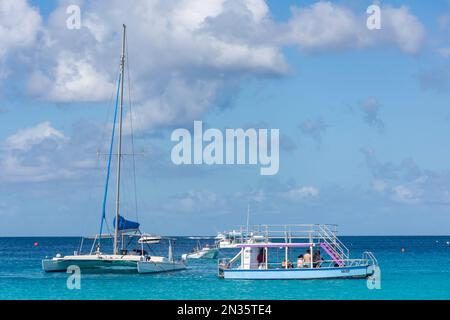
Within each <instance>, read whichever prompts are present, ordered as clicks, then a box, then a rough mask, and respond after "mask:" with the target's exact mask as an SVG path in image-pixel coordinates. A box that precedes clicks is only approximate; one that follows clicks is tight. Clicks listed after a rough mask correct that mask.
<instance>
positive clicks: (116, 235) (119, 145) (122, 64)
mask: <svg viewBox="0 0 450 320" xmlns="http://www.w3.org/2000/svg"><path fill="white" fill-rule="evenodd" d="M125 32H126V26H125V25H123V35H122V56H121V57H120V78H121V79H120V105H119V140H118V143H117V184H116V223H115V229H114V254H118V238H119V214H120V210H119V208H120V169H121V168H120V167H121V160H122V116H123V82H124V78H125Z"/></svg>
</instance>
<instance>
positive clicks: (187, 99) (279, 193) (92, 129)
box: [0, 0, 450, 230]
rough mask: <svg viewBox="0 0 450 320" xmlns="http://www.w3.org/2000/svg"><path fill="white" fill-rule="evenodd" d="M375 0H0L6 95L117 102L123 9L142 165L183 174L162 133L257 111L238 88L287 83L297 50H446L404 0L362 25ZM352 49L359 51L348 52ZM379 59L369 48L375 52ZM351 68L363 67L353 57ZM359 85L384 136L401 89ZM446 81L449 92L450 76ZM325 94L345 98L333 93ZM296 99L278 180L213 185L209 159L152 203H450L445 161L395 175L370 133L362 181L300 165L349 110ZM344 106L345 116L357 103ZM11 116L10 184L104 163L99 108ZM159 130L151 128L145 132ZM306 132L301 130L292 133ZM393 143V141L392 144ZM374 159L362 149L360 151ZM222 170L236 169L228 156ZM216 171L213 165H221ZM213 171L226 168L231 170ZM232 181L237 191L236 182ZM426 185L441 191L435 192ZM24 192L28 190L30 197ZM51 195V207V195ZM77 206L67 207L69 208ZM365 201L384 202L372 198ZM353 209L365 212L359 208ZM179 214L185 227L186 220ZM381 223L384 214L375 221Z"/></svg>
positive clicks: (201, 209) (162, 208)
mask: <svg viewBox="0 0 450 320" xmlns="http://www.w3.org/2000/svg"><path fill="white" fill-rule="evenodd" d="M71 4H77V5H79V6H80V8H81V15H82V16H81V17H82V18H81V22H82V25H81V29H80V30H70V29H68V28H66V20H67V17H68V14H67V12H66V9H67V7H68V6H69V5H71ZM370 4H371V3H370V2H368V3H367V5H365V6H364V5H361V6H359V7H355V6H351V5H348V4H346V2H329V1H317V2H308V3H305V4H299V3H295V2H293V3H291V4H290V5H289V6H287V7H286V8H283V9H284V10H285V11H286V12H287V14H286V16H285V17H283V18H279V17H277V16H276V14H275V12H274V11H272V10H273V7H275V6H276V7H277V8H278V7H279V6H285V5H282V4H276V5H275V4H273V3H272V4H271V3H270V2H267V1H264V0H210V1H202V0H179V1H163V0H153V1H133V2H126V1H119V0H112V1H74V0H71V1H65V0H62V1H58V2H57V3H56V5H55V6H54V7H53V8H52V9H51V10H50V13H49V14H43V13H41V12H42V11H43V10H42V8H41V7H40V5H39V3H37V2H36V1H34V2H33V4H31V3H30V2H28V1H26V0H16V1H9V0H5V1H1V2H0V95H1V96H2V97H4V98H5V101H13V100H14V101H24V102H23V103H28V104H29V103H30V101H31V103H33V102H36V103H39V104H40V105H46V104H48V106H43V107H42V108H55V106H56V108H57V106H64V108H67V109H71V108H83V107H86V106H88V107H90V106H93V107H92V108H95V107H97V106H99V105H102V104H105V103H108V102H109V101H110V100H111V95H112V93H113V92H114V87H115V83H116V77H117V71H118V64H119V59H118V52H119V51H120V31H121V29H120V26H121V25H122V23H125V24H126V25H127V27H128V31H129V32H128V37H127V41H128V44H129V49H128V50H129V51H128V52H127V54H128V57H129V59H130V68H131V71H132V74H131V76H132V82H133V88H132V89H133V101H134V107H133V108H134V113H135V114H136V115H137V117H136V118H137V120H136V121H135V123H134V130H135V132H137V133H138V134H140V135H141V136H142V137H144V138H143V139H150V140H152V139H153V140H155V139H156V142H154V144H152V151H151V156H150V158H151V160H152V165H149V164H148V165H146V169H148V170H150V171H152V170H154V168H155V166H156V168H157V171H160V174H162V175H163V177H164V174H165V175H166V176H165V177H166V178H167V176H171V175H177V174H180V172H181V170H180V169H179V168H173V167H171V166H170V165H168V164H167V163H165V162H164V160H167V159H164V158H163V159H161V156H162V157H164V154H165V151H164V150H165V149H166V148H167V146H164V145H163V143H161V141H160V140H161V139H160V138H158V137H156V138H155V135H156V136H157V135H158V134H161V132H164V130H166V129H171V128H174V127H177V126H185V125H186V126H189V125H191V124H192V121H193V120H197V119H202V118H206V119H208V117H210V116H211V115H212V116H213V117H214V115H215V114H221V113H223V114H225V113H226V112H236V113H237V114H238V115H239V116H240V117H242V118H244V117H246V116H247V117H248V116H249V113H250V111H246V110H243V109H245V108H243V107H242V106H239V107H235V108H231V109H233V110H232V111H227V110H229V109H230V108H227V107H228V106H235V105H239V103H236V102H235V100H236V97H239V96H240V92H241V91H244V92H245V90H246V89H247V87H248V86H249V83H252V81H258V82H264V81H266V82H267V83H271V84H272V83H280V84H278V86H279V88H281V86H283V83H286V82H288V83H289V81H291V79H292V78H293V77H298V76H299V75H301V74H302V72H303V70H302V64H301V63H299V62H298V61H301V60H302V59H309V60H313V59H318V61H319V60H320V61H323V62H326V61H327V59H328V57H330V56H341V57H345V55H351V54H354V53H358V54H367V55H368V56H369V55H371V54H373V52H374V51H379V50H382V51H383V52H388V55H395V56H396V57H397V58H396V59H398V57H404V59H407V60H408V61H414V59H419V58H420V57H421V56H423V55H425V54H428V52H429V51H430V49H432V50H435V51H436V55H439V56H440V58H441V59H445V48H446V44H445V43H443V44H442V45H441V44H439V45H436V43H437V42H438V41H437V40H435V39H434V35H433V36H432V37H433V40H430V38H429V37H431V36H430V31H429V30H428V29H427V26H426V23H425V22H423V21H422V20H421V18H419V16H417V15H415V13H414V12H413V10H412V8H411V7H410V6H409V5H408V4H407V3H405V4H400V5H398V4H397V5H390V4H383V5H382V6H381V17H382V28H381V30H376V31H373V30H369V29H368V28H367V27H366V19H367V14H366V12H365V8H366V7H367V6H368V5H370ZM361 9H363V10H361ZM448 11H449V12H450V8H448ZM444 17H445V15H443V14H442V13H440V14H439V17H436V20H437V21H439V22H440V28H441V30H444V31H445V30H446V28H448V25H449V24H448V23H446V20H445V18H444ZM449 33H450V32H449ZM430 43H432V44H430ZM433 46H435V47H433ZM365 52H366V53H365ZM432 55H433V54H432ZM343 59H344V60H347V61H348V60H351V58H348V57H346V58H343ZM371 62H372V61H371V60H370V58H369V60H368V61H367V64H371ZM355 63H357V62H356V61H355ZM374 63H375V64H376V63H379V60H376V59H375V60H374ZM298 65H300V67H299V69H297V66H298ZM319 65H320V62H319ZM328 65H329V64H328ZM325 68H326V67H325V66H324V67H323V69H325ZM356 68H357V67H355V69H356ZM305 69H307V68H306V66H305ZM404 69H405V68H404ZM404 69H400V67H399V71H398V72H399V73H402V72H404V71H405V70H404ZM406 69H407V67H406ZM408 70H409V72H410V74H408V77H410V78H411V79H412V80H411V81H416V82H417V83H420V84H421V85H422V86H423V87H426V88H434V87H436V86H439V85H441V86H442V83H445V82H446V81H447V80H448V78H445V76H444V77H438V78H437V79H436V77H437V76H436V75H435V76H433V73H431V74H430V71H429V70H428V69H423V70H419V73H420V74H419V77H418V79H416V78H417V71H416V70H410V69H408ZM350 71H351V72H354V70H353V69H352V70H349V72H350ZM386 71H388V70H386ZM305 72H308V71H307V70H306V71H305ZM332 72H333V70H330V73H332ZM444 74H445V73H444ZM446 79H447V80H446ZM317 87H318V88H319V87H320V89H319V90H327V89H326V87H323V86H321V84H317ZM349 89H350V90H355V92H353V93H352V94H353V97H352V98H351V99H352V100H351V101H350V102H349V103H351V104H355V108H357V109H358V116H357V117H355V118H357V119H358V120H356V121H359V122H360V123H362V124H365V125H366V126H367V127H369V130H370V128H376V129H378V130H375V131H377V132H375V133H373V134H375V137H377V136H380V135H387V134H388V133H386V131H388V130H389V129H390V127H389V124H387V125H386V123H387V122H388V121H389V117H388V118H387V119H386V120H385V119H384V118H383V116H384V113H383V111H384V109H386V108H388V107H389V104H390V103H391V104H392V103H393V102H392V101H394V102H395V97H392V96H391V97H386V99H388V98H391V99H392V100H390V101H380V99H382V98H383V95H382V94H381V96H378V91H380V90H377V88H374V90H373V92H372V93H370V94H365V93H364V92H366V91H367V90H366V89H364V90H361V93H359V92H357V88H349ZM298 90H299V91H302V88H297V89H295V90H294V91H298ZM304 91H306V90H304ZM438 91H439V92H440V93H441V94H442V92H444V94H445V90H438ZM327 103H328V104H340V102H338V101H336V100H334V99H333V97H332V96H330V97H329V100H328V102H327ZM0 107H2V106H1V105H0ZM5 107H6V108H7V109H6V110H8V111H7V112H6V113H20V110H19V108H20V107H19V106H18V107H17V108H14V109H11V108H10V107H8V106H5ZM277 108H279V106H277V105H273V106H272V109H273V110H272V113H273V114H272V116H273V117H274V118H275V116H274V115H276V114H277ZM16 109H17V110H16ZM89 109H90V108H88V109H86V110H89ZM318 109H320V108H318ZM48 112H52V111H48ZM68 112H70V111H68ZM239 112H241V113H239ZM297 112H299V115H298V116H297V118H296V120H295V121H296V123H295V125H292V126H291V127H292V129H287V130H286V131H288V132H289V135H290V136H287V135H284V141H285V143H289V145H290V146H291V147H289V148H285V152H287V153H286V155H285V156H286V157H287V158H289V159H290V160H288V161H286V163H285V164H284V165H285V166H286V167H287V168H288V169H286V171H285V172H287V173H284V174H283V175H282V176H281V177H277V178H275V180H270V181H271V182H270V183H268V182H267V181H258V180H257V178H250V179H249V181H248V182H244V181H242V182H241V184H240V185H239V186H236V185H234V182H232V181H225V182H224V185H225V187H222V186H217V188H216V189H213V190H210V189H208V188H207V186H206V185H204V182H202V181H201V179H205V175H206V174H207V173H209V172H211V171H210V169H206V170H208V171H207V172H206V173H205V172H200V173H199V172H198V171H196V170H200V171H201V169H186V172H183V173H181V177H184V178H185V179H186V182H184V183H181V184H180V186H179V187H174V186H173V185H170V183H171V182H173V180H172V179H171V178H167V182H166V183H164V185H165V186H163V188H162V190H166V191H167V193H168V194H169V195H166V198H167V197H168V199H167V200H165V198H164V196H162V195H160V196H159V197H160V198H154V199H153V200H155V201H152V202H153V203H154V205H151V206H149V208H150V210H151V211H157V212H160V213H161V214H162V213H164V214H169V215H174V216H177V214H180V215H181V216H183V215H186V216H189V215H191V216H192V215H194V214H195V213H196V212H198V213H199V214H200V216H201V215H202V214H208V213H211V212H212V211H216V214H218V213H221V214H223V216H226V214H228V213H230V212H233V211H236V210H240V209H238V208H245V207H246V205H245V204H246V203H247V202H249V201H252V202H254V203H255V204H256V206H259V209H261V210H265V212H267V217H269V216H270V215H272V216H270V217H274V216H273V214H274V213H279V214H281V212H283V211H288V212H291V214H290V216H289V217H288V218H287V220H289V219H291V220H293V221H294V222H298V219H299V217H298V216H296V214H295V210H293V209H288V206H291V207H296V206H297V207H298V206H300V207H301V206H305V208H307V209H308V210H310V211H311V214H306V215H305V216H304V217H302V218H308V219H311V218H313V217H318V219H319V220H321V219H324V220H325V219H338V220H342V221H343V222H349V221H350V220H351V219H349V218H348V217H343V218H336V217H334V216H329V215H327V214H325V213H323V211H324V210H325V209H327V208H330V207H333V204H334V203H336V198H339V199H340V200H339V202H342V203H344V202H345V201H347V200H348V198H352V197H354V198H355V199H357V201H356V204H355V208H360V207H362V206H364V205H367V201H369V203H370V204H371V205H372V204H373V203H379V205H378V206H377V207H378V209H379V211H382V212H385V209H386V208H387V207H389V208H390V209H389V210H391V209H392V205H394V206H397V205H408V206H412V205H416V206H417V207H420V206H422V205H425V204H429V203H436V202H438V203H440V204H442V205H443V206H444V207H445V208H447V206H448V205H449V204H450V197H449V198H448V199H447V197H446V196H445V194H446V192H447V190H449V194H450V184H445V183H443V182H442V180H443V178H442V177H445V176H447V174H446V173H444V172H443V171H444V170H428V169H420V168H419V169H417V170H418V172H420V174H417V175H414V176H407V177H406V176H399V177H396V178H395V179H393V178H392V177H387V176H385V175H383V174H379V172H378V171H380V170H381V169H380V167H383V166H384V165H383V164H382V163H380V162H377V161H378V160H375V156H374V153H372V152H370V151H368V150H371V149H370V147H369V146H367V145H364V146H361V145H354V146H353V149H354V152H355V153H356V154H358V155H359V156H361V155H362V158H361V159H360V160H361V164H362V165H361V166H362V167H363V168H364V169H363V170H365V171H366V172H369V173H371V174H373V176H370V174H369V177H368V178H366V180H365V181H366V187H365V188H366V189H365V191H364V192H362V191H361V190H358V191H355V190H353V189H352V188H353V187H350V185H353V186H355V185H358V184H361V183H363V182H361V181H362V180H358V181H353V182H352V183H348V185H346V186H340V187H335V185H336V184H339V180H336V181H334V182H330V181H329V179H327V178H326V177H323V178H322V175H321V174H318V177H317V178H318V179H317V182H316V181H314V179H311V178H303V177H302V175H297V174H295V171H296V170H295V165H300V166H301V163H300V164H298V163H296V161H295V160H294V159H295V158H296V157H297V159H298V158H301V159H303V153H301V152H305V151H304V150H305V148H307V146H308V143H309V142H308V139H304V138H310V140H311V139H312V142H313V143H314V144H316V145H319V146H320V148H317V147H314V148H313V153H314V156H317V155H318V154H320V153H323V152H325V153H327V157H328V155H329V154H330V153H331V151H330V148H328V147H327V138H328V136H329V135H333V132H335V130H336V129H337V128H339V126H337V125H336V121H339V119H338V118H333V117H334V116H330V115H329V114H327V113H325V112H324V110H321V111H317V112H315V113H314V112H313V113H311V114H308V115H306V114H305V115H302V114H301V110H300V111H299V110H297ZM352 113H353V111H350V112H349V114H352ZM340 116H342V115H340ZM0 117H2V114H0ZM126 117H130V115H129V114H127V115H126ZM343 117H347V118H346V120H345V121H349V120H348V117H350V116H348V115H344V116H343ZM392 117H393V118H395V117H396V116H395V115H394V116H392ZM268 118H269V119H270V118H272V117H271V116H268ZM0 119H1V118H0ZM244 119H245V118H244ZM76 120H78V119H74V121H73V123H75V122H76ZM247 120H248V121H251V120H252V119H247ZM215 121H218V125H219V126H225V125H226V122H225V121H223V122H222V123H221V121H220V120H217V119H216V120H215ZM235 125H242V123H235ZM269 125H272V124H269ZM282 125H283V124H282ZM12 127H13V128H15V130H13V128H12V129H11V130H10V131H8V134H6V133H4V134H3V141H2V142H1V145H0V165H1V167H2V170H1V172H0V181H2V182H3V183H5V184H7V185H8V186H14V187H11V190H14V189H15V188H18V185H19V184H21V183H22V184H25V183H32V184H39V183H40V184H48V183H62V184H67V183H73V181H76V182H77V183H82V181H85V182H86V181H91V180H89V178H87V176H89V175H91V174H92V172H93V170H94V169H95V166H96V165H95V161H91V160H89V159H90V158H89V157H88V156H87V155H88V154H92V153H95V151H96V148H97V149H98V146H97V145H95V143H94V142H92V141H89V142H88V143H87V142H86V139H87V140H89V137H88V135H87V133H89V134H92V135H96V136H100V135H104V134H105V132H106V131H107V130H105V128H102V127H101V124H99V123H95V121H92V123H91V122H90V125H85V126H83V125H82V124H80V123H77V124H75V125H74V126H73V127H72V132H64V131H63V130H62V129H58V121H57V120H56V121H50V120H46V119H44V120H42V121H35V122H34V123H28V124H27V125H26V126H20V124H19V123H17V125H12ZM281 129H282V130H283V127H281ZM350 131H351V129H350ZM149 134H150V135H151V138H148V136H147V135H149ZM162 134H163V133H162ZM296 135H298V137H300V140H297V138H295V137H296ZM146 137H147V138H146ZM291 137H294V138H291ZM380 139H381V138H380ZM146 141H147V140H146ZM282 142H283V141H282ZM146 143H148V141H147V142H146ZM340 143H341V144H348V143H351V142H345V141H344V142H340ZM357 143H359V142H357ZM375 144H376V143H375ZM287 149H289V151H286V150H287ZM337 150H339V148H337ZM337 150H334V152H338V151H337ZM361 150H362V151H361ZM299 152H300V153H301V154H302V156H301V157H299ZM361 152H362V153H361ZM384 155H389V153H388V152H385V153H384ZM405 157H407V156H405ZM364 159H365V162H363V161H362V160H364ZM299 161H300V160H299ZM402 166H406V167H408V168H409V166H411V162H407V161H406V162H402V163H401V164H400V165H398V167H397V168H396V170H400V169H399V168H400V167H402ZM152 168H153V169H152ZM334 168H335V169H336V167H334ZM221 170H222V169H221ZM221 170H219V171H221ZM224 170H225V175H227V174H228V173H229V172H230V171H229V170H232V169H224ZM355 170H356V169H355ZM291 172H292V174H291ZM212 174H213V176H214V175H215V174H216V173H212ZM237 174H238V175H239V174H240V173H237ZM348 174H349V175H351V174H352V173H351V172H349V173H348ZM217 175H219V177H220V175H221V173H218V174H217ZM306 176H308V175H306ZM219 177H218V179H219ZM439 177H441V178H439ZM222 178H223V177H222ZM336 178H337V177H336ZM231 179H232V178H229V179H228V180H231ZM258 179H260V178H258ZM367 179H368V180H367ZM225 180H227V178H225ZM297 180H300V181H302V183H298V182H296V181H297ZM61 181H63V182H61ZM91 182H92V181H91ZM150 184H151V182H149V181H147V182H145V183H143V187H144V188H146V187H149V185H150ZM70 186H71V187H73V185H70ZM426 186H428V187H427V188H425V187H426ZM236 187H237V188H238V189H239V191H236ZM25 188H29V187H25ZM65 188H69V187H67V186H66V187H65ZM336 188H337V189H336ZM355 188H356V189H358V187H355ZM425 190H435V192H434V193H433V195H432V194H431V192H429V191H425ZM436 194H438V196H437V195H436ZM350 195H352V196H350ZM367 198H369V200H367ZM9 201H12V200H8V199H3V200H2V199H0V204H2V203H3V202H4V203H5V205H2V206H0V208H5V207H8V206H7V204H8V202H9ZM14 201H16V202H20V197H18V198H15V200H14ZM377 201H378V202H377ZM73 205H74V206H76V205H75V204H73ZM347 205H348V204H345V205H342V208H341V209H342V210H343V211H344V212H347V213H348V212H349V211H351V209H349V208H348V207H347ZM11 207H13V206H12V204H11ZM263 208H264V209H263ZM41 209H42V210H44V209H45V206H43V207H42V208H41ZM0 210H1V209H0ZM5 210H6V209H5ZM65 210H66V209H65ZM67 210H68V211H67V212H70V209H67ZM358 210H359V209H358ZM420 210H423V207H421V209H420ZM19 211H20V210H19ZM369 211H371V212H372V211H373V212H374V213H372V214H373V215H375V211H376V209H373V208H372V209H370V210H369ZM5 212H6V211H5ZM1 214H2V213H1V212H0V215H1ZM358 215H359V213H358ZM276 217H278V218H279V216H276ZM278 218H270V219H272V220H278ZM184 219H188V218H184ZM224 219H225V218H224ZM236 219H237V218H236ZM357 219H361V218H360V217H359V216H357ZM439 219H443V218H442V217H440V218H439ZM181 220H182V221H184V220H183V219H181ZM333 221H335V220H333ZM333 221H332V222H333ZM180 223H181V222H180ZM360 223H361V224H363V222H360ZM351 224H352V222H351ZM178 227H179V228H180V229H181V228H182V227H181V225H180V226H178ZM351 228H353V226H351V227H350V229H351ZM381 229H382V227H379V229H377V230H381Z"/></svg>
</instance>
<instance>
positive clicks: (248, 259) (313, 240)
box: [218, 224, 378, 280]
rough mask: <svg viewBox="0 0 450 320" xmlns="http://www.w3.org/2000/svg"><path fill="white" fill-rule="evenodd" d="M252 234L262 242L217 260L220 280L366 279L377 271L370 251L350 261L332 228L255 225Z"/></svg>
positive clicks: (316, 225) (346, 251)
mask: <svg viewBox="0 0 450 320" xmlns="http://www.w3.org/2000/svg"><path fill="white" fill-rule="evenodd" d="M252 232H253V234H255V235H258V236H259V237H264V239H265V241H258V242H256V243H255V242H252V241H249V242H248V243H242V244H238V245H237V246H236V247H237V248H239V249H240V251H239V253H238V254H237V255H235V256H234V257H233V258H231V259H220V260H219V265H218V275H219V277H221V278H224V279H242V280H258V279H267V280H268V279H273V280H275V279H284V280H286V279H298V280H306V279H335V278H368V277H372V276H374V275H375V273H376V271H377V268H378V262H377V259H376V258H375V256H374V254H373V253H372V252H364V253H363V255H362V257H361V258H360V259H352V258H350V253H349V250H348V248H347V247H346V246H345V245H344V244H343V243H342V242H341V240H339V238H338V237H337V235H336V234H337V231H336V226H335V225H323V224H322V225H320V224H309V225H283V226H257V227H253V230H252ZM280 251H281V257H280ZM322 254H324V257H325V258H324V257H322ZM291 258H294V259H291ZM280 259H282V262H280ZM292 260H294V261H292Z"/></svg>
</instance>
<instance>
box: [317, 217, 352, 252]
mask: <svg viewBox="0 0 450 320" xmlns="http://www.w3.org/2000/svg"><path fill="white" fill-rule="evenodd" d="M319 229H320V231H319V235H320V239H321V240H322V241H323V242H325V243H326V244H327V245H328V246H329V247H330V248H331V249H333V250H334V251H335V252H336V253H337V254H338V256H339V257H338V258H340V259H341V260H346V259H349V258H350V251H349V249H348V248H347V247H346V246H345V245H344V244H343V243H342V241H341V240H340V239H339V238H338V237H337V235H336V232H333V230H330V229H329V228H328V226H327V225H319Z"/></svg>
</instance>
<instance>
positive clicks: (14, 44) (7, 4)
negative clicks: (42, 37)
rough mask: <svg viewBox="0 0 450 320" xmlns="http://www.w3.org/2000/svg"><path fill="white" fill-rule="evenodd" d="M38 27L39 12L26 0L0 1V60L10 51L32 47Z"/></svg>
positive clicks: (39, 24) (39, 20) (39, 21)
mask: <svg viewBox="0 0 450 320" xmlns="http://www.w3.org/2000/svg"><path fill="white" fill-rule="evenodd" d="M40 26H41V17H40V15H39V12H38V11H37V10H36V9H35V8H32V7H30V6H29V5H28V3H27V1H26V0H13V1H11V0H4V1H0V60H1V58H2V57H3V56H4V55H6V54H7V53H8V51H10V50H12V49H16V48H20V47H27V46H30V45H32V44H33V43H34V41H35V40H36V36H37V33H38V31H39V29H40Z"/></svg>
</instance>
